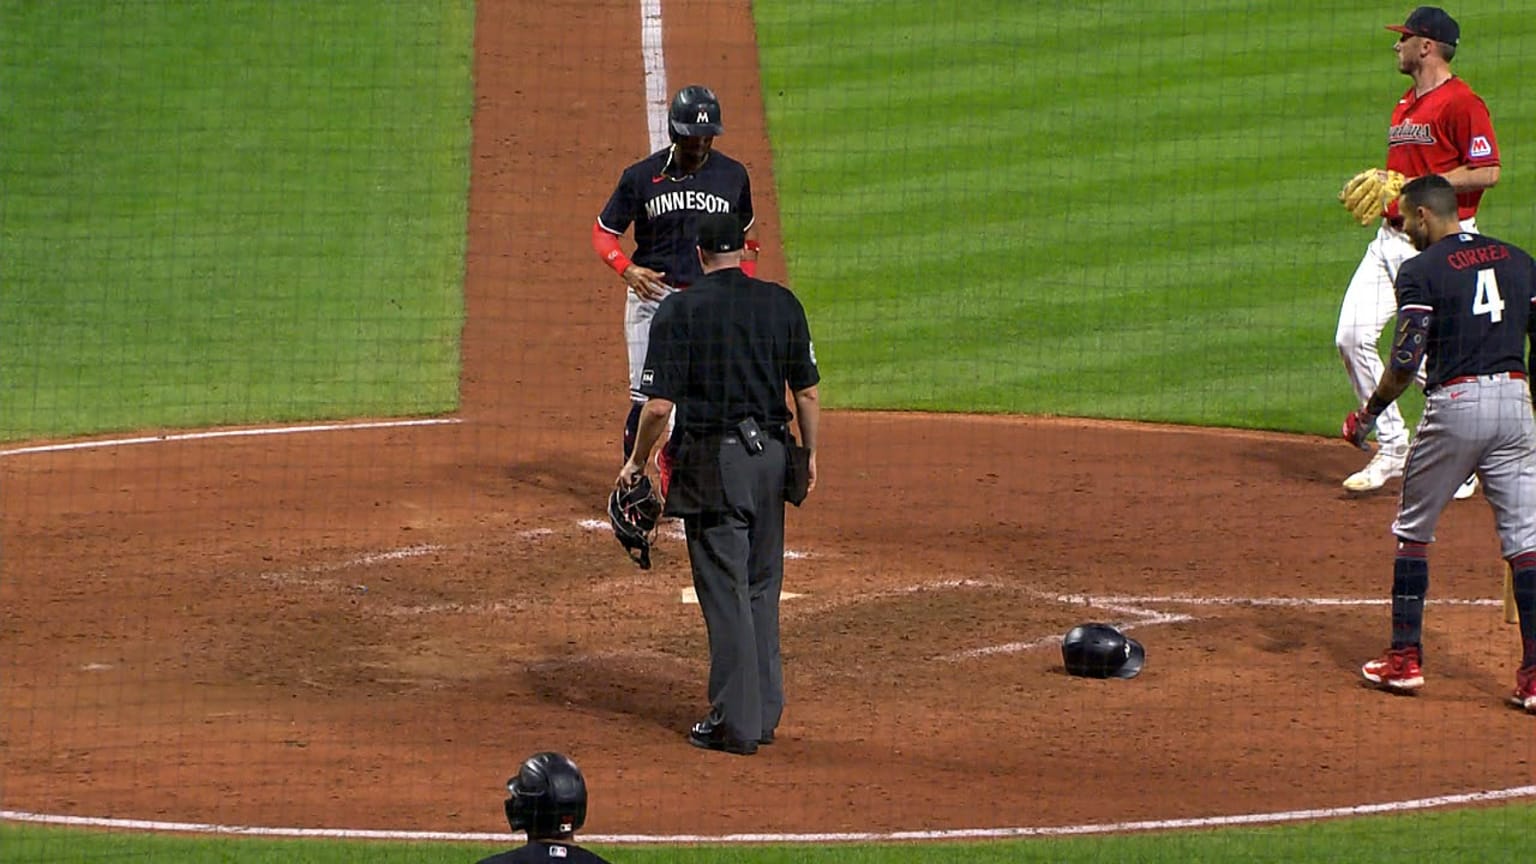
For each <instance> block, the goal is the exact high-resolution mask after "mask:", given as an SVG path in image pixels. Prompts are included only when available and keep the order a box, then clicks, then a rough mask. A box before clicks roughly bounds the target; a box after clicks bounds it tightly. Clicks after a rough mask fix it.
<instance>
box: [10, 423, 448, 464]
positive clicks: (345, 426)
mask: <svg viewBox="0 0 1536 864" xmlns="http://www.w3.org/2000/svg"><path fill="white" fill-rule="evenodd" d="M462 422H463V421H462V420H460V419H459V418H457V417H435V418H431V419H426V420H373V421H367V422H361V423H318V424H312V425H307V426H262V427H256V428H251V429H212V430H207V431H203V432H177V433H173V434H169V435H141V436H138V437H134V438H106V439H101V440H95V441H65V442H62V443H58V444H37V445H33V446H30V447H13V448H11V449H9V450H0V456H25V455H27V454H29V453H60V452H63V451H66V450H94V449H100V448H108V447H131V446H133V445H136V444H165V443H168V442H171V441H205V440H207V439H210V438H251V437H256V436H261V435H299V434H302V433H306V432H354V431H357V430H360V429H401V428H405V427H408V426H446V425H451V424H454V423H462Z"/></svg>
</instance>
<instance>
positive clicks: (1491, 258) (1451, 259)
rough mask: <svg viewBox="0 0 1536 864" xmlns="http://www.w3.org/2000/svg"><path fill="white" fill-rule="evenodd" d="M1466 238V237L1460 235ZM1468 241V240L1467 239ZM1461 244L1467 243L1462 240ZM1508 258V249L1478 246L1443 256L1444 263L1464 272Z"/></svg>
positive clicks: (1500, 246)
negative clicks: (1470, 268)
mask: <svg viewBox="0 0 1536 864" xmlns="http://www.w3.org/2000/svg"><path fill="white" fill-rule="evenodd" d="M1461 236H1463V237H1467V235H1465V234H1463V235H1461ZM1468 239H1469V240H1470V238H1468ZM1462 242H1468V240H1463V241H1462ZM1508 257H1509V247H1508V246H1504V245H1498V246H1480V247H1478V248H1476V249H1463V250H1460V251H1457V252H1452V253H1451V254H1449V255H1447V256H1445V263H1447V264H1449V265H1451V266H1452V267H1453V268H1455V269H1457V270H1465V269H1467V268H1468V267H1481V266H1483V265H1484V264H1492V263H1493V262H1495V261H1503V260H1505V259H1506V258H1508Z"/></svg>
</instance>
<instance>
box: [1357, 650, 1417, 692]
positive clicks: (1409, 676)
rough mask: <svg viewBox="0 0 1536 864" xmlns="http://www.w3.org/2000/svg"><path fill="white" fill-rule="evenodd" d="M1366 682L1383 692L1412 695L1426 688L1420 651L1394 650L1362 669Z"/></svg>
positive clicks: (1361, 672)
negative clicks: (1420, 661)
mask: <svg viewBox="0 0 1536 864" xmlns="http://www.w3.org/2000/svg"><path fill="white" fill-rule="evenodd" d="M1360 674H1361V675H1363V676H1365V680H1367V681H1369V682H1371V683H1372V684H1375V685H1376V686H1378V687H1380V688H1381V689H1383V690H1391V691H1393V692H1395V693H1412V692H1413V691H1415V690H1417V689H1419V688H1420V687H1423V686H1424V669H1423V668H1422V667H1421V666H1420V665H1419V649H1417V648H1393V649H1392V650H1390V651H1388V652H1387V653H1385V654H1383V655H1381V656H1380V657H1378V658H1377V659H1375V660H1372V661H1371V662H1369V663H1367V664H1365V665H1364V666H1361V667H1360Z"/></svg>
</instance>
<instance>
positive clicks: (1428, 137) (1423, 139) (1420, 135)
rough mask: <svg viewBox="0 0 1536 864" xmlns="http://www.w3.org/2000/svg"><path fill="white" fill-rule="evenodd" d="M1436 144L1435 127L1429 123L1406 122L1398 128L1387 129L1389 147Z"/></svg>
mask: <svg viewBox="0 0 1536 864" xmlns="http://www.w3.org/2000/svg"><path fill="white" fill-rule="evenodd" d="M1433 143H1435V130H1434V127H1432V126H1430V125H1429V124H1428V123H1415V122H1413V121H1412V120H1405V121H1403V122H1402V123H1399V124H1397V125H1396V126H1389V127H1387V145H1388V146H1391V145H1393V144H1433Z"/></svg>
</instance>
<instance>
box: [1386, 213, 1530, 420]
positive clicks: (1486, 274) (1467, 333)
mask: <svg viewBox="0 0 1536 864" xmlns="http://www.w3.org/2000/svg"><path fill="white" fill-rule="evenodd" d="M1396 288H1397V307H1398V310H1399V311H1401V312H1424V311H1428V312H1429V313H1430V319H1429V334H1428V341H1427V342H1426V344H1425V349H1424V350H1425V356H1426V357H1427V358H1428V359H1427V360H1426V361H1425V385H1424V386H1425V388H1426V389H1430V390H1432V389H1434V388H1435V387H1436V386H1438V385H1440V384H1443V383H1445V382H1446V381H1449V380H1451V379H1452V378H1460V377H1462V376H1464V375H1489V374H1492V373H1495V372H1519V371H1524V370H1525V342H1526V338H1527V332H1528V330H1529V328H1530V323H1531V301H1532V296H1533V294H1536V268H1533V265H1532V261H1531V256H1530V255H1527V254H1526V253H1525V252H1524V251H1523V250H1521V249H1519V248H1517V247H1515V246H1511V245H1509V244H1508V243H1505V242H1503V241H1501V240H1497V239H1495V238H1493V237H1489V236H1487V235H1485V234H1467V233H1462V232H1458V233H1456V234H1451V235H1448V236H1446V237H1445V238H1443V239H1441V240H1440V242H1438V243H1435V244H1434V245H1432V246H1430V247H1429V248H1428V249H1425V250H1424V251H1423V252H1421V253H1419V254H1418V255H1417V256H1415V257H1413V258H1410V259H1408V260H1407V261H1405V262H1403V267H1402V269H1401V270H1399V271H1398V274H1397V282H1396Z"/></svg>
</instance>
